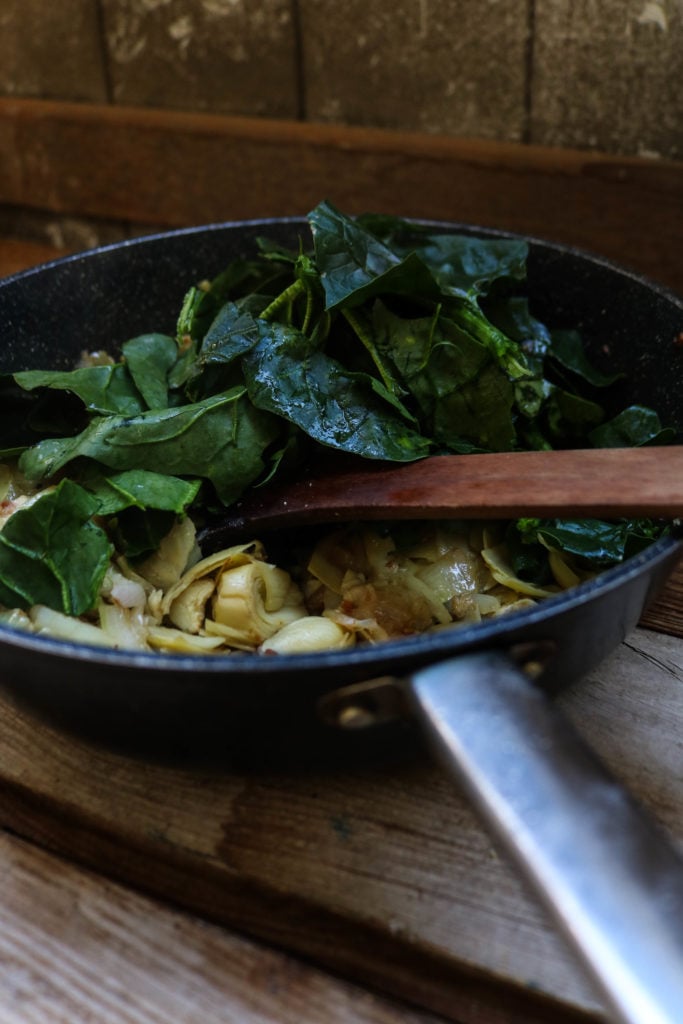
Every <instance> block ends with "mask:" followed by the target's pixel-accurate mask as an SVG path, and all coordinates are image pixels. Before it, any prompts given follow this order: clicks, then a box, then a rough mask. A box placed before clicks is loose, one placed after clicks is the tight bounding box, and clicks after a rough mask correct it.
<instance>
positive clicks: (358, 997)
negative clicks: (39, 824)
mask: <svg viewBox="0 0 683 1024" xmlns="http://www.w3.org/2000/svg"><path fill="white" fill-rule="evenodd" d="M0 905H1V906H2V918H3V927H2V937H1V938H0V960H1V962H2V970H1V971H0V1003H1V1004H2V1005H1V1006H0V1020H1V1021H2V1022H3V1024H27V1022H28V1021H30V1022H31V1024H92V1022H93V1021H97V1022H98V1024H103V1022H105V1021H111V1022H114V1021H115V1022H116V1024H167V1022H169V1021H173V1024H196V1022H198V1021H202V1024H318V1022H319V1021H323V1020H324V1021H325V1022H329V1024H438V1019H437V1018H436V1017H435V1016H433V1015H432V1014H428V1013H423V1012H420V1011H418V1010H411V1009H409V1008H408V1007H407V1006H404V1005H401V1004H400V1003H398V1002H394V1001H392V1000H389V999H386V998H382V997H379V996H376V995H373V994H371V993H370V992H367V991H364V990H363V989H361V988H360V987H358V986H355V985H352V984H349V983H346V982H343V981H341V980H339V979H336V978H332V977H330V976H328V975H326V974H324V973H323V972H322V971H319V970H316V969H315V968H313V967H311V966H309V965H306V964H304V963H302V962H300V961H298V960H296V959H294V958H293V957H291V956H288V955H286V954H283V953H280V952H278V951H276V950H274V949H268V948H266V947H263V946H259V945H256V944H255V943H253V942H249V941H247V940H245V939H242V938H239V937H237V936H235V935H233V934H231V933H229V932H227V931H226V930H225V929H223V928H220V927H217V926H213V925H208V924H206V923H205V922H204V921H199V920H196V919H194V918H192V917H191V916H189V915H187V914H185V913H183V912H181V911H178V910H173V909H171V908H168V907H164V906H162V905H161V904H159V903H158V902H156V901H153V900H151V899H148V898H145V897H143V896H141V895H138V894H136V893H134V892H132V891H131V890H129V889H126V888H124V887H123V886H120V885H116V884H114V883H112V882H110V881H107V880H106V879H104V878H102V877H101V876H99V875H97V874H94V873H92V872H90V871H83V870H78V869H77V868H76V867H75V866H73V865H71V864H69V863H67V862H66V861H64V860H62V859H60V858H58V857H55V856H52V855H50V854H47V853H46V852H44V851H42V850H39V849H38V848H37V847H35V846H32V845H31V844H28V843H26V842H22V841H21V840H18V839H17V838H15V837H11V836H9V835H7V834H2V835H0Z"/></svg>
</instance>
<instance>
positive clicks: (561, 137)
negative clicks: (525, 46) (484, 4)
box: [531, 0, 683, 160]
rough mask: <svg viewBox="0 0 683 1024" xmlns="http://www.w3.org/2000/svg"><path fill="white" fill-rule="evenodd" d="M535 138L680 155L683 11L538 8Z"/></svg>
mask: <svg viewBox="0 0 683 1024" xmlns="http://www.w3.org/2000/svg"><path fill="white" fill-rule="evenodd" d="M534 29H535V33H534V65H533V79H532V116H531V139H532V141H534V142H537V143H540V144H545V145H552V146H576V147H580V148H590V149H597V150H602V151H603V152H608V153H635V154H644V153H651V154H657V155H659V156H663V157H669V158H674V159H679V160H680V159H681V157H683V138H682V137H681V121H682V120H683V90H681V88H680V78H681V52H682V51H683V7H681V5H680V4H675V3H667V2H666V0H655V2H652V3H644V2H643V0H601V2H600V3H596V2H595V0H555V2H554V3H546V4H543V3H538V4H535V19H534Z"/></svg>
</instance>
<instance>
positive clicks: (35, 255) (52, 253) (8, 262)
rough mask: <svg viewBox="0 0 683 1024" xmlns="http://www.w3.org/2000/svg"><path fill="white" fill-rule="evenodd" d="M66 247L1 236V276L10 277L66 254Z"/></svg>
mask: <svg viewBox="0 0 683 1024" xmlns="http://www.w3.org/2000/svg"><path fill="white" fill-rule="evenodd" d="M65 255H66V250H65V249H57V248H56V247H55V246H52V245H44V244H42V243H40V242H24V241H21V240H20V239H17V238H0V277H8V276H9V275H10V274H16V273H18V272H19V271H20V270H26V268H27V267H32V266H35V265H36V264H38V263H47V262H48V260H53V259H58V258H59V257H60V256H65Z"/></svg>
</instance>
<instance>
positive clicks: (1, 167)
mask: <svg viewBox="0 0 683 1024" xmlns="http://www.w3.org/2000/svg"><path fill="white" fill-rule="evenodd" d="M0 149H1V150H2V152H3V154H4V159H3V160H2V161H0V203H5V204H14V205H15V206H19V207H27V208H30V209H39V210H43V211H50V212H51V213H55V214H60V215H65V216H80V217H95V218H97V217H106V218H110V219H120V220H121V221H125V222H129V223H131V222H134V223H139V224H140V225H145V224H150V225H155V226H157V225H167V226H182V225H189V224H200V223H207V222H211V221H222V220H231V219H244V218H250V217H269V216H286V215H302V214H304V213H306V212H307V211H308V210H309V209H311V208H312V207H313V206H315V205H316V204H317V203H318V202H319V201H320V200H321V199H322V198H324V197H327V198H330V199H331V200H332V201H333V202H335V203H336V204H337V205H338V206H340V207H341V208H342V209H344V210H347V211H348V212H350V213H358V212H362V211H365V210H378V211H384V212H387V213H396V214H399V215H405V216H413V217H427V218H437V219H439V218H441V219H446V220H454V221H461V222H466V223H471V224H480V225H484V226H492V227H498V228H503V229H507V230H513V231H522V232H525V233H529V234H532V235H536V236H538V237H541V238H547V239H553V240H556V241H561V242H568V243H570V244H573V245H577V246H580V247H582V248H585V249H588V250H590V251H593V252H598V253H600V254H602V255H603V256H606V257H608V258H613V259H615V260H617V261H618V262H621V263H623V264H625V265H626V266H629V267H632V268H633V269H635V270H639V271H641V272H643V273H645V274H647V275H648V276H650V277H651V278H653V279H655V280H658V281H660V282H662V283H664V284H668V285H669V286H671V287H673V288H675V289H678V290H680V291H682V292H683V262H682V261H681V259H680V246H681V229H680V211H681V204H682V202H683V164H680V163H677V162H674V161H652V160H641V159H637V158H629V157H623V158H611V157H605V156H601V155H599V154H589V153H583V152H578V151H574V150H553V149H546V148H543V147H533V146H524V145H516V144H513V143H496V142H488V141H486V140H482V141H473V140H463V139H452V138H447V137H443V136H428V135H424V134H421V133H405V132H396V131H378V130H376V129H365V128H345V127H342V126H338V125H320V124H319V125H313V124H302V123H299V122H293V121H269V120H265V119H249V118H233V117H220V116H218V115H210V114H189V113H188V114H183V113H178V112H172V111H161V110H149V109H135V108H125V107H119V106H116V107H108V106H97V105H90V104H61V103H49V102H40V101H33V100H23V101H19V100H7V99H5V100H0Z"/></svg>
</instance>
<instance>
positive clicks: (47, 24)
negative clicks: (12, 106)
mask: <svg viewBox="0 0 683 1024" xmlns="http://www.w3.org/2000/svg"><path fill="white" fill-rule="evenodd" d="M0 94H5V95H9V96H12V95H15V96H36V97H60V98H62V99H67V100H81V101H90V102H100V103H103V102H106V100H107V99H108V96H107V82H106V74H105V66H104V57H103V49H102V39H101V35H100V26H99V21H98V17H97V7H96V4H93V3H91V0H60V2H59V3H58V4H46V3H44V0H3V2H2V5H1V6H0Z"/></svg>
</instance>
